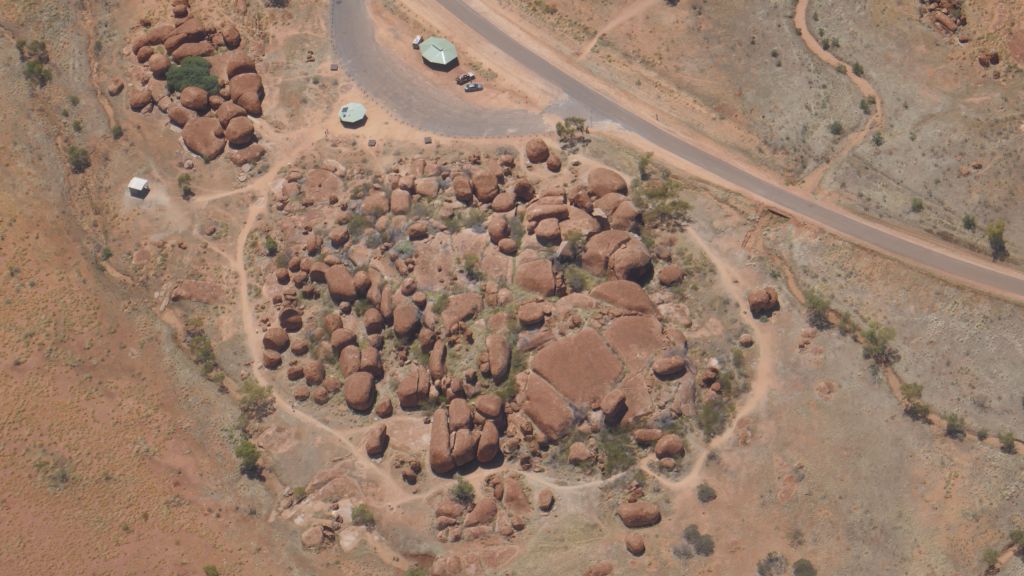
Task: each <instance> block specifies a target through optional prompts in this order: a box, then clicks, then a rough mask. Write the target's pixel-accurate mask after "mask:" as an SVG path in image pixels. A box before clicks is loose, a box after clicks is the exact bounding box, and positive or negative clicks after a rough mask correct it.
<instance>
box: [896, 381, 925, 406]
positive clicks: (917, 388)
mask: <svg viewBox="0 0 1024 576" xmlns="http://www.w3.org/2000/svg"><path fill="white" fill-rule="evenodd" d="M900 394H902V395H903V399H904V400H906V401H907V402H916V401H918V400H920V399H921V396H922V395H923V394H924V386H922V385H920V384H918V383H916V382H904V383H903V384H900Z"/></svg>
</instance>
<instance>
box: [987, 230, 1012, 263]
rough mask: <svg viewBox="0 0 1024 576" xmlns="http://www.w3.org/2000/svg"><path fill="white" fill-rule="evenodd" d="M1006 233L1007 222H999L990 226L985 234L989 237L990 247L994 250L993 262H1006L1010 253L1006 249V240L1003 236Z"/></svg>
mask: <svg viewBox="0 0 1024 576" xmlns="http://www.w3.org/2000/svg"><path fill="white" fill-rule="evenodd" d="M1005 232H1006V222H1003V221H1002V220H997V221H996V222H993V223H992V224H989V225H988V228H986V229H985V234H986V235H987V236H988V245H989V248H991V249H992V259H993V260H1005V259H1006V257H1007V256H1009V255H1010V252H1009V251H1008V250H1007V249H1006V239H1005V238H1003V234H1004V233H1005Z"/></svg>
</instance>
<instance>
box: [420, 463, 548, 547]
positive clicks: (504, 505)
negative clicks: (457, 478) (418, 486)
mask: <svg viewBox="0 0 1024 576" xmlns="http://www.w3.org/2000/svg"><path fill="white" fill-rule="evenodd" d="M483 491H484V494H482V495H477V496H476V497H475V498H473V501H471V502H465V503H464V502H460V501H458V500H456V499H454V498H444V499H442V500H441V501H440V502H438V504H437V505H436V506H435V509H434V526H435V528H436V529H437V530H438V533H437V539H438V540H440V541H441V542H459V541H471V540H478V539H482V538H486V537H488V536H490V535H492V534H497V535H499V536H503V537H505V538H512V537H513V536H515V534H516V533H517V532H520V531H522V530H523V529H524V528H526V525H527V522H528V520H529V518H530V515H531V514H532V513H533V506H532V505H531V504H530V498H529V496H527V492H526V489H525V487H524V485H523V482H522V478H520V477H518V476H517V475H514V474H491V475H490V476H488V477H487V479H486V481H485V484H484V490H483ZM552 506H554V497H553V496H552V495H551V491H550V490H544V491H542V492H541V495H540V496H539V497H538V503H537V507H538V509H539V510H541V511H544V512H547V511H550V510H551V508H552Z"/></svg>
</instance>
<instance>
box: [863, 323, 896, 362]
mask: <svg viewBox="0 0 1024 576" xmlns="http://www.w3.org/2000/svg"><path fill="white" fill-rule="evenodd" d="M895 337H896V331H895V330H893V329H892V328H890V327H888V326H882V325H880V324H878V323H877V322H871V323H870V324H869V325H868V327H867V329H865V330H864V331H863V332H861V339H862V340H863V346H864V358H868V359H871V360H874V362H875V363H876V364H878V365H880V366H889V365H891V364H893V363H895V362H896V360H898V359H899V353H898V352H897V351H896V349H894V348H893V347H892V345H891V342H892V339H893V338H895Z"/></svg>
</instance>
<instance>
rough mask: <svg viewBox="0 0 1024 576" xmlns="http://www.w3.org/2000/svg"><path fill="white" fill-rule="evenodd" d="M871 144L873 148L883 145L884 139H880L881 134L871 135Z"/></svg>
mask: <svg viewBox="0 0 1024 576" xmlns="http://www.w3.org/2000/svg"><path fill="white" fill-rule="evenodd" d="M871 143H872V144H874V145H875V146H881V145H882V144H885V138H884V137H882V133H881V132H875V133H874V134H872V135H871Z"/></svg>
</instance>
